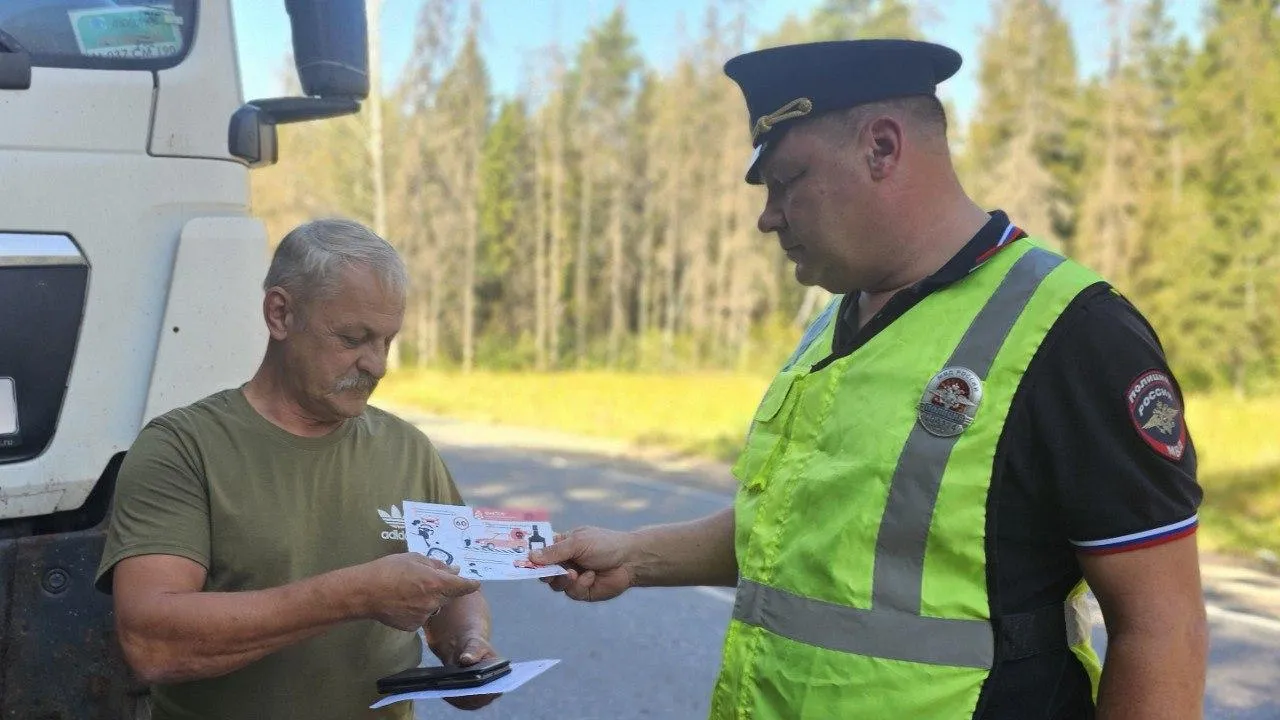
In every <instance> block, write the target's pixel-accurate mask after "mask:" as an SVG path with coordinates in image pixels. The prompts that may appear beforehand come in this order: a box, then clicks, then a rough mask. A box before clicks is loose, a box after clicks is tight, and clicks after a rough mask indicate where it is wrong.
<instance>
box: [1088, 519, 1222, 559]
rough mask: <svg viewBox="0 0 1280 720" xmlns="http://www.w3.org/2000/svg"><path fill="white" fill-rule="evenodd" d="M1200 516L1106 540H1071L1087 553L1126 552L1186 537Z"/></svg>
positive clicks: (1194, 527) (1194, 528)
mask: <svg viewBox="0 0 1280 720" xmlns="http://www.w3.org/2000/svg"><path fill="white" fill-rule="evenodd" d="M1199 522H1200V516H1199V515H1192V516H1191V517H1189V518H1187V519H1186V520H1183V521H1181V522H1176V523H1173V524H1171V525H1165V526H1164V527H1158V528H1154V529H1152V530H1143V531H1142V532H1136V533H1133V534H1131V535H1121V536H1120V537H1114V538H1108V539H1106V540H1072V541H1071V544H1072V545H1074V546H1075V548H1076V550H1078V551H1079V552H1082V553H1086V554H1088V555H1106V554H1107V553H1117V552H1126V551H1129V550H1137V549H1139V548H1144V547H1151V546H1153V545H1160V544H1162V543H1167V542H1171V541H1173V540H1177V539H1178V538H1182V537H1186V536H1188V535H1190V534H1191V533H1193V532H1195V531H1196V527H1197V526H1198V525H1199Z"/></svg>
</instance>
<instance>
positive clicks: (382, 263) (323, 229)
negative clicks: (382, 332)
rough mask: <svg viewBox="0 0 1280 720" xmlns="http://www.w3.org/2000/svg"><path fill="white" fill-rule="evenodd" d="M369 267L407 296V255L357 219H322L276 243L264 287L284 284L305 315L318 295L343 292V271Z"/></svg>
mask: <svg viewBox="0 0 1280 720" xmlns="http://www.w3.org/2000/svg"><path fill="white" fill-rule="evenodd" d="M349 267H367V268H369V269H371V270H373V272H374V274H375V275H376V276H377V277H378V279H379V280H380V281H381V282H382V284H383V287H384V288H386V289H388V290H391V291H394V292H396V293H399V294H401V295H403V294H404V293H405V292H406V290H407V289H408V286H409V272H408V270H407V269H406V268H405V265H404V260H402V259H401V258H400V254H399V253H397V252H396V249H395V248H394V247H392V246H391V243H389V242H387V241H386V240H384V239H382V238H381V237H380V236H378V234H377V233H375V232H373V231H372V230H370V229H369V228H367V227H365V226H364V225H361V224H360V223H358V222H355V221H353V220H345V219H342V218H323V219H320V220H313V221H311V222H308V223H304V224H302V225H299V226H298V227H296V228H294V229H293V230H291V231H289V234H288V235H285V236H284V239H283V240H281V241H280V245H279V246H278V247H276V251H275V255H273V256H272V258H271V267H270V268H269V269H268V270H267V278H266V280H264V281H263V283H262V289H263V291H267V290H270V289H271V288H273V287H279V288H281V289H283V290H284V291H285V292H287V293H289V294H290V295H291V296H292V297H294V298H295V299H296V300H297V301H298V308H297V311H298V313H299V316H300V319H302V321H303V322H305V321H306V309H307V308H308V307H310V305H311V304H312V303H313V302H315V301H317V300H327V299H329V298H332V297H334V296H335V295H337V294H338V290H339V288H340V285H341V282H342V271H343V270H344V269H346V268H349Z"/></svg>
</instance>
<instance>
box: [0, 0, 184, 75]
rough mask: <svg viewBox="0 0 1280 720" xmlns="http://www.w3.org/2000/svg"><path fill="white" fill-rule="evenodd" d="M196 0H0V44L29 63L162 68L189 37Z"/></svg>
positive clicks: (177, 54) (171, 63)
mask: <svg viewBox="0 0 1280 720" xmlns="http://www.w3.org/2000/svg"><path fill="white" fill-rule="evenodd" d="M197 4H198V3H197V0H168V1H167V2H154V1H153V2H144V1H142V0H0V45H4V46H6V47H7V49H8V50H10V51H16V50H25V51H27V52H28V53H30V54H31V63H32V64H33V65H42V66H45V67H70V68H90V69H101V70H162V69H164V68H168V67H173V66H174V65H177V64H178V63H180V62H182V58H183V57H185V56H186V54H187V49H188V48H189V47H190V46H191V38H193V37H194V36H195V24H196V5H197Z"/></svg>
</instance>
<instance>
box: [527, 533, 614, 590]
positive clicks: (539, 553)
mask: <svg viewBox="0 0 1280 720" xmlns="http://www.w3.org/2000/svg"><path fill="white" fill-rule="evenodd" d="M633 538H634V536H633V535H632V534H631V533H625V532H618V531H616V530H605V529H602V528H594V527H584V528H578V529H576V530H574V531H573V532H571V533H569V534H568V535H561V534H557V535H556V537H555V542H554V543H552V544H551V545H549V546H548V547H547V548H546V549H545V550H534V551H533V552H530V553H529V559H530V560H532V561H533V562H535V563H538V564H539V565H560V566H561V567H563V568H564V569H565V570H568V574H565V575H556V576H554V577H549V578H543V579H542V581H543V582H545V583H546V584H548V585H550V586H551V589H552V590H555V591H556V592H563V593H564V594H565V595H568V596H569V597H571V598H573V599H574V600H584V601H586V602H599V601H601V600H610V599H612V598H615V597H617V596H619V595H621V594H622V593H623V592H624V591H626V590H627V588H630V587H631V586H632V584H633V583H634V582H635V573H634V571H633V570H632V569H631V566H630V563H631V559H632V558H631V556H632V554H633Z"/></svg>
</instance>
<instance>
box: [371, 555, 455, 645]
mask: <svg viewBox="0 0 1280 720" xmlns="http://www.w3.org/2000/svg"><path fill="white" fill-rule="evenodd" d="M361 570H363V571H364V574H363V576H362V579H364V582H363V584H362V588H361V591H362V593H363V605H364V612H363V613H362V614H363V616H364V617H368V618H371V619H373V620H377V621H378V622H380V623H382V624H383V625H387V626H390V627H393V628H395V629H397V630H406V631H412V630H417V629H418V628H420V627H422V626H423V625H425V624H426V622H427V619H428V618H430V617H431V616H432V615H434V614H436V613H437V612H439V610H440V608H442V607H444V606H445V605H446V604H447V603H448V602H449V600H450V599H452V598H455V597H462V596H463V595H467V594H470V593H473V592H475V591H476V590H479V589H480V583H479V582H478V581H476V580H466V579H463V578H460V577H458V569H457V568H456V567H450V566H448V565H445V564H444V563H442V562H440V561H439V560H434V559H431V558H427V557H424V556H422V555H419V554H418V553H410V552H406V553H400V554H398V555H387V556H386V557H382V558H379V559H377V560H374V561H372V562H369V563H365V564H364V565H362V566H361Z"/></svg>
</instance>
